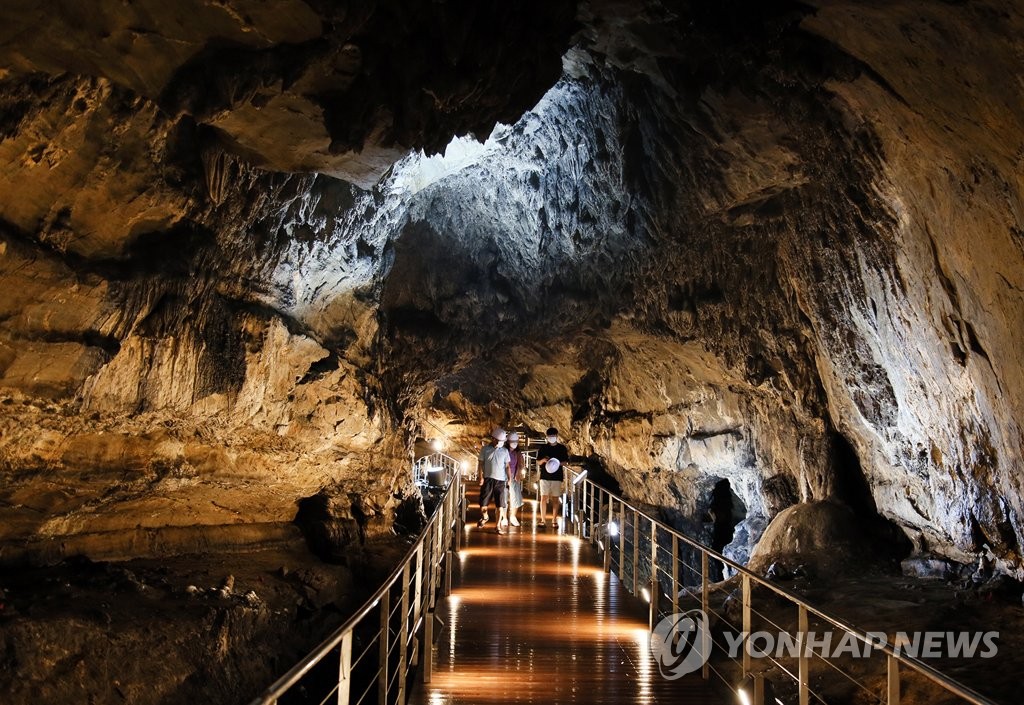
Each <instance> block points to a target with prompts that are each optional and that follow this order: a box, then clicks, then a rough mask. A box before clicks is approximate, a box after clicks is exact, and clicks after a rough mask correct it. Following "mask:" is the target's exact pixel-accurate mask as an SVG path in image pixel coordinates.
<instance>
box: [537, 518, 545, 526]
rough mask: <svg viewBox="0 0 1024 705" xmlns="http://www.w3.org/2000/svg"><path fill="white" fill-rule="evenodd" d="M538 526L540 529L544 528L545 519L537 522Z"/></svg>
mask: <svg viewBox="0 0 1024 705" xmlns="http://www.w3.org/2000/svg"><path fill="white" fill-rule="evenodd" d="M537 526H539V527H541V528H543V527H544V520H543V519H541V520H540V521H538V522H537Z"/></svg>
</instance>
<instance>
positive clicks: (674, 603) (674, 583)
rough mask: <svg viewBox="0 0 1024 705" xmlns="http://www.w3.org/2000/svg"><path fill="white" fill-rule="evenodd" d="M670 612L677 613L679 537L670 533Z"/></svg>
mask: <svg viewBox="0 0 1024 705" xmlns="http://www.w3.org/2000/svg"><path fill="white" fill-rule="evenodd" d="M672 614H679V537H678V536H676V535H675V534H672Z"/></svg>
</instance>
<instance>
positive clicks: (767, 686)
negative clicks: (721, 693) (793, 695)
mask: <svg viewBox="0 0 1024 705" xmlns="http://www.w3.org/2000/svg"><path fill="white" fill-rule="evenodd" d="M736 697H737V698H739V702H740V705H765V703H773V704H775V703H778V705H783V702H782V701H781V700H779V699H778V698H776V697H775V692H774V690H773V688H772V684H771V681H769V680H767V679H766V678H765V677H764V676H762V675H747V676H745V677H744V678H743V680H741V681H740V683H739V685H738V686H736Z"/></svg>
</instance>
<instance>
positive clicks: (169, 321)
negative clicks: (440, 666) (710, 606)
mask: <svg viewBox="0 0 1024 705" xmlns="http://www.w3.org/2000/svg"><path fill="white" fill-rule="evenodd" d="M0 19H2V21H0V164H2V170H0V663H2V664H3V668H2V669H0V693H3V694H6V695H3V696H2V697H0V700H3V702H5V703H10V704H11V705H21V704H22V703H56V702H67V701H79V702H96V703H121V702H132V703H161V704H165V705H166V704H170V703H178V702H192V701H194V700H200V699H201V700H204V701H209V702H224V703H236V702H237V703H241V702H246V701H247V700H248V699H249V698H251V697H252V696H253V694H254V693H256V692H258V691H259V690H260V689H261V688H262V687H264V686H265V685H266V684H267V683H268V682H270V681H271V680H272V679H273V678H274V677H276V675H278V674H280V672H281V671H282V670H283V669H285V668H287V667H288V666H289V665H290V663H292V662H294V661H295V660H296V659H297V658H298V657H299V656H300V655H301V654H303V653H304V652H305V651H306V650H308V649H309V648H310V646H311V645H312V644H315V643H316V642H317V640H318V639H319V638H321V637H322V636H323V634H324V633H325V631H326V630H328V629H329V628H330V627H332V626H334V625H336V624H337V623H338V622H339V620H340V619H341V618H343V617H344V615H345V610H346V609H351V607H352V605H354V604H356V603H358V602H359V600H360V597H361V596H364V595H365V594H366V592H367V591H368V590H372V589H373V587H374V580H375V579H379V578H380V576H381V575H383V574H385V573H386V572H387V571H388V569H389V567H390V566H391V565H392V562H393V561H394V560H396V556H398V555H400V554H401V550H402V546H403V545H406V544H405V543H403V542H405V541H407V538H408V536H409V535H410V534H414V533H415V532H416V531H417V530H418V526H419V525H420V522H421V521H422V518H423V509H422V506H421V504H420V495H419V492H418V490H417V489H416V488H415V487H414V486H413V484H412V482H411V475H410V466H411V463H412V461H413V459H414V457H419V455H421V454H423V453H425V452H427V451H426V445H425V444H426V443H427V442H428V441H430V440H431V439H443V441H444V443H445V447H446V452H448V453H450V454H452V455H453V456H456V457H457V458H458V459H459V460H465V461H467V462H470V461H473V459H474V454H475V452H476V450H477V449H479V447H480V442H481V440H482V439H484V438H486V437H487V436H488V435H489V434H490V433H491V430H492V429H493V428H494V427H495V426H503V427H505V428H508V429H513V428H515V429H521V430H522V431H523V433H525V434H528V435H529V436H530V437H543V434H544V429H545V428H547V427H548V426H555V427H557V428H558V429H559V430H560V435H561V437H562V438H563V439H564V442H565V443H566V444H567V446H568V448H569V451H570V453H571V455H572V461H573V463H574V464H575V465H576V466H578V467H581V468H587V469H588V472H589V473H591V476H592V477H600V478H601V482H603V483H604V484H606V486H608V487H612V488H614V489H615V490H616V491H619V492H621V493H622V494H623V495H624V496H625V497H628V498H629V499H630V501H633V502H636V503H638V504H640V505H642V506H644V507H647V508H649V510H650V511H652V512H654V513H656V514H657V515H658V516H660V517H662V518H663V519H664V521H666V522H667V523H669V524H671V525H672V526H674V527H675V528H677V529H679V530H682V531H685V532H686V533H687V534H688V535H691V536H694V537H696V538H698V539H699V540H701V541H703V542H706V543H707V544H708V545H712V546H713V547H714V548H715V549H716V550H720V551H722V552H723V553H724V555H726V556H727V557H729V558H730V559H733V560H735V561H737V562H738V563H741V564H744V565H747V566H749V567H750V568H751V569H753V570H757V571H760V572H762V573H769V572H770V573H772V574H774V575H787V576H789V577H788V579H789V580H793V579H794V578H793V577H792V576H793V575H798V576H799V578H798V579H797V582H798V583H799V585H800V589H805V590H806V591H807V592H808V594H810V595H814V596H815V599H819V600H822V601H824V602H827V603H828V604H831V605H833V606H834V607H835V609H836V610H837V611H839V612H840V613H841V614H847V615H849V616H850V618H851V619H857V618H858V617H862V618H872V619H873V618H878V619H883V618H885V616H886V615H888V616H889V617H891V619H892V620H900V619H908V617H907V614H908V611H910V612H913V616H912V618H909V619H912V621H914V623H915V624H920V625H929V624H951V623H955V624H962V625H965V626H966V625H973V626H991V625H994V624H1001V625H1003V626H1004V631H1005V634H1004V636H1005V638H1006V640H1007V641H1008V642H1010V643H1011V644H1012V643H1013V640H1014V638H1016V637H1014V636H1012V635H1011V632H1013V633H1024V628H1020V627H1024V608H1022V606H1021V594H1022V592H1024V583H1022V581H1024V557H1022V551H1021V539H1022V537H1024V518H1022V515H1024V514H1022V513H1024V491H1022V483H1024V480H1022V478H1024V465H1022V460H1021V447H1022V441H1024V432H1022V427H1021V421H1022V419H1024V359H1022V355H1024V325H1022V324H1024V6H1022V5H1021V3H1020V2H1018V1H1016V0H969V1H966V2H962V1H957V2H954V1H952V0H950V1H946V2H931V1H927V0H895V1H894V2H885V3H880V2H867V1H864V0H803V1H799V2H798V1H790V0H782V1H780V2H773V3H752V2H743V1H741V0H720V1H719V2H715V3H706V2H698V1H690V0H679V1H678V2H669V1H668V0H638V1H637V2H623V1H621V0H579V2H548V1H545V0H517V1H516V2H511V3H509V2H498V1H494V0H433V1H430V2H427V1H426V0H411V1H408V2H399V1H398V0H374V1H373V2H347V1H339V2H329V1H328V0H176V1H175V2H172V3H167V2H165V1H162V0H132V1H131V2H121V1H119V0H97V2H94V3H78V2H74V1H73V0H54V1H53V2H51V3H34V2H30V1H29V0H13V1H11V2H5V3H4V4H3V6H2V7H0ZM727 572H728V571H726V573H727ZM722 577H727V576H726V575H723V576H722ZM880 615H881V616H880ZM1014 625H1016V626H1014ZM1014 652H1015V653H1014ZM1021 653H1024V650H1022V649H1012V648H1005V649H1002V650H1001V653H1000V659H997V660H996V661H997V662H998V668H997V667H996V666H995V665H993V664H988V665H984V664H983V665H978V664H977V663H973V662H972V663H971V664H969V665H968V666H964V667H963V668H961V669H960V671H958V676H959V677H962V678H963V679H964V680H965V682H968V683H971V684H973V686H974V687H977V688H979V689H981V690H983V692H988V693H991V694H992V695H993V697H1008V698H1010V700H1007V702H1009V701H1011V700H1012V699H1014V698H1016V693H1017V689H1016V688H1017V686H1016V684H1015V683H1014V681H1013V677H1012V672H1013V668H1014V667H1017V668H1019V666H1020V665H1021V663H1019V662H1020V661H1021V659H1022V657H1021V656H1020V655H1019V654H1021ZM140 654H141V655H140ZM1014 659H1016V660H1017V661H1014ZM1008 664H1009V665H1008ZM112 673H116V674H117V676H116V677H114V676H112V675H111V674H112ZM1000 674H1001V675H1000Z"/></svg>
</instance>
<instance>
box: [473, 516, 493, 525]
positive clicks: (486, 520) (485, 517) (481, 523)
mask: <svg viewBox="0 0 1024 705" xmlns="http://www.w3.org/2000/svg"><path fill="white" fill-rule="evenodd" d="M490 520H491V518H490V517H489V516H487V515H486V514H484V515H483V516H482V517H480V521H478V522H477V523H476V525H477V526H480V527H482V526H483V525H484V524H486V523H487V522H488V521H490Z"/></svg>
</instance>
